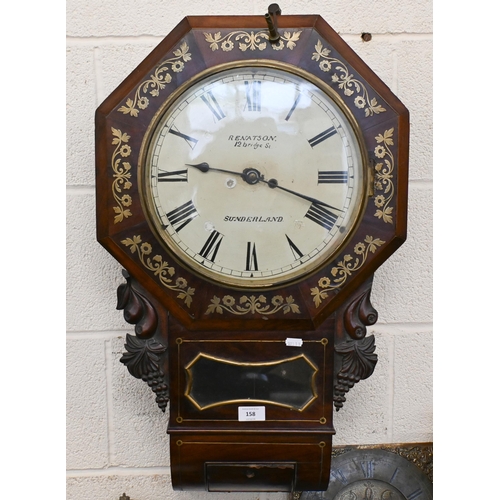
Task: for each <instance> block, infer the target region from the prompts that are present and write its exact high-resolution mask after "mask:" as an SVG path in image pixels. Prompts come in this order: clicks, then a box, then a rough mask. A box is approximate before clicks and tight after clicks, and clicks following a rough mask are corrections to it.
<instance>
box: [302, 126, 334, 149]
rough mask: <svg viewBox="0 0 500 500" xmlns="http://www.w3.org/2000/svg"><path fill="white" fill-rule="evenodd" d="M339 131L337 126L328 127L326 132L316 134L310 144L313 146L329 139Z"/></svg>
mask: <svg viewBox="0 0 500 500" xmlns="http://www.w3.org/2000/svg"><path fill="white" fill-rule="evenodd" d="M336 133H337V130H336V129H335V127H330V128H327V129H326V130H325V131H324V132H321V134H318V135H316V136H315V137H313V138H312V139H309V141H308V142H309V144H310V145H311V147H312V148H314V147H315V146H317V145H318V144H320V143H321V142H323V141H324V140H325V139H328V138H329V137H332V136H333V135H335V134H336Z"/></svg>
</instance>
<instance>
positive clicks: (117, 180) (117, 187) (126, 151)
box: [111, 127, 132, 224]
mask: <svg viewBox="0 0 500 500" xmlns="http://www.w3.org/2000/svg"><path fill="white" fill-rule="evenodd" d="M111 133H112V134H113V136H114V137H113V141H112V144H113V145H115V146H116V147H115V150H114V151H113V155H112V157H111V166H112V168H113V172H114V174H113V179H114V181H113V185H112V187H111V189H112V191H113V198H114V199H115V201H116V202H117V203H118V205H117V206H114V207H113V210H114V211H115V214H116V215H115V218H114V223H115V224H116V223H118V222H122V221H123V219H126V218H127V217H130V216H131V215H132V212H131V211H130V208H127V207H130V205H132V197H131V196H130V195H129V194H123V191H122V190H128V189H130V188H131V187H132V183H131V182H130V177H131V174H130V170H131V168H132V166H131V165H130V163H129V162H128V161H122V160H123V158H127V157H128V156H130V154H131V153H132V149H131V148H130V146H129V145H128V144H127V143H128V141H129V139H130V135H128V134H126V133H122V131H121V130H118V129H116V128H113V127H111Z"/></svg>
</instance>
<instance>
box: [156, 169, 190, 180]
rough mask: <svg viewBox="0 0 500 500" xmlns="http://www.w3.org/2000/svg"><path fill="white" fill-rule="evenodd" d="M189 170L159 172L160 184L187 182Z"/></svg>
mask: <svg viewBox="0 0 500 500" xmlns="http://www.w3.org/2000/svg"><path fill="white" fill-rule="evenodd" d="M187 180H188V179H187V168H186V169H185V170H174V171H173V172H166V171H164V170H163V171H161V172H158V182H187Z"/></svg>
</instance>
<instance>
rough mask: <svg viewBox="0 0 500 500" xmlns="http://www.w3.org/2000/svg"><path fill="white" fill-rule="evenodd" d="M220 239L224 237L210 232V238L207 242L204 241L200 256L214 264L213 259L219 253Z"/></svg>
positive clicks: (216, 232) (215, 232)
mask: <svg viewBox="0 0 500 500" xmlns="http://www.w3.org/2000/svg"><path fill="white" fill-rule="evenodd" d="M222 238H224V236H223V235H222V234H220V233H219V232H218V231H215V230H214V231H212V232H211V233H210V236H209V237H208V238H207V241H205V244H204V245H203V248H202V249H201V251H200V255H201V256H202V257H203V258H204V259H207V260H210V261H211V262H214V261H215V258H216V257H217V252H218V251H219V247H220V244H221V242H222Z"/></svg>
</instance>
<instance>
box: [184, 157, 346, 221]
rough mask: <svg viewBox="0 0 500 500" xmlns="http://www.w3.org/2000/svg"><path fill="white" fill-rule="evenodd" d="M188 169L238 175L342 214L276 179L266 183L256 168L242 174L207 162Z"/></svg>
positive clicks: (246, 170) (335, 208) (251, 181)
mask: <svg viewBox="0 0 500 500" xmlns="http://www.w3.org/2000/svg"><path fill="white" fill-rule="evenodd" d="M186 165H187V166H188V167H194V168H197V169H198V170H200V172H203V173H206V172H208V171H213V172H223V173H226V174H232V175H238V176H240V177H242V178H243V180H244V181H245V182H247V183H248V184H257V183H258V182H263V183H264V184H267V185H268V186H269V187H270V188H272V189H275V188H278V189H281V190H282V191H286V192H287V193H290V194H293V195H295V196H298V197H299V198H302V199H304V200H307V201H310V202H311V203H314V204H315V205H321V206H323V207H328V208H331V209H333V210H336V211H337V212H344V210H341V209H340V208H337V207H333V206H332V205H329V204H328V203H325V202H324V201H320V200H318V199H316V198H312V197H311V196H307V195H305V194H301V193H297V192H296V191H292V190H291V189H288V188H285V187H282V186H279V185H278V181H277V180H276V179H269V180H268V181H266V180H265V179H264V176H263V175H261V173H260V172H259V171H258V170H257V169H256V168H246V169H245V170H243V172H234V171H232V170H225V169H222V168H213V167H211V166H210V165H209V164H208V163H207V162H203V163H198V164H197V165H191V164H189V163H186Z"/></svg>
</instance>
